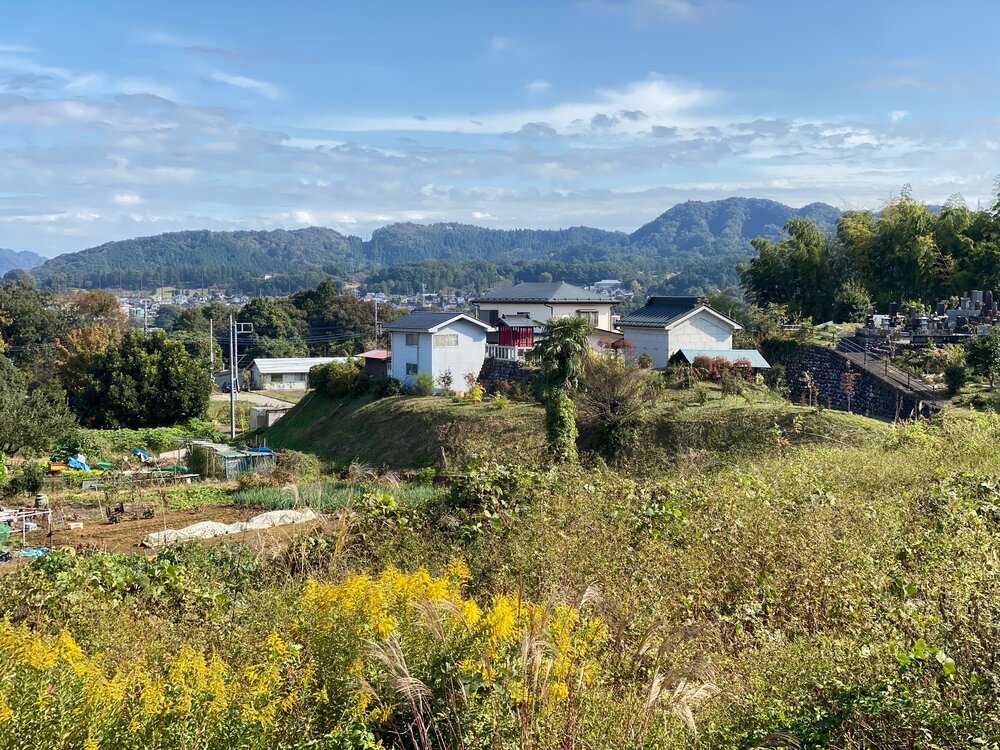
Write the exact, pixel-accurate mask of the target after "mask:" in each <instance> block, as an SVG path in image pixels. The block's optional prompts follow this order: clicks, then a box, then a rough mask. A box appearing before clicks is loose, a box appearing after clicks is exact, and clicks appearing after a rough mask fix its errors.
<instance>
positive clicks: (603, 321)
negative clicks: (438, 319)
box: [479, 302, 613, 331]
mask: <svg viewBox="0 0 1000 750" xmlns="http://www.w3.org/2000/svg"><path fill="white" fill-rule="evenodd" d="M612 307H613V306H612V304H611V303H610V302H566V303H560V302H556V303H553V304H552V305H540V304H537V303H527V302H484V303H482V304H481V305H479V319H480V320H482V321H483V322H488V321H489V311H490V310H496V311H497V312H498V313H499V315H500V316H501V317H502V316H504V315H517V314H519V313H527V314H528V316H529V317H530V318H531V319H532V320H537V321H538V322H539V323H544V322H545V321H546V320H548V319H549V318H565V317H568V316H570V315H576V314H577V312H578V311H581V310H587V311H591V310H592V311H595V312H596V313H597V327H598V328H603V329H604V330H606V331H609V330H611V310H612Z"/></svg>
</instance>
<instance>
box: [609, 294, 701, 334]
mask: <svg viewBox="0 0 1000 750" xmlns="http://www.w3.org/2000/svg"><path fill="white" fill-rule="evenodd" d="M703 304H705V302H704V300H703V299H702V298H701V297H650V298H649V299H648V300H646V306H645V307H640V308H639V309H638V310H635V311H633V312H630V313H629V314H628V315H626V316H625V317H624V318H622V319H621V320H619V321H618V325H619V327H621V326H631V327H634V328H665V327H666V326H667V325H669V324H670V322H671V321H673V320H675V319H677V318H679V317H681V316H683V315H687V314H688V313H689V312H691V311H692V310H694V309H696V308H697V307H698V306H699V305H703Z"/></svg>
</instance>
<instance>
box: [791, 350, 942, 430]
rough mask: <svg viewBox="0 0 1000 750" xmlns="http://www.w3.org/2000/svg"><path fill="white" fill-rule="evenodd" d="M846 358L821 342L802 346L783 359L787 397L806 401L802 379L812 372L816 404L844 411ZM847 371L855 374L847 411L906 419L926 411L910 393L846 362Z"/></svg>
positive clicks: (806, 391) (869, 415)
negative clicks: (817, 344) (816, 398)
mask: <svg viewBox="0 0 1000 750" xmlns="http://www.w3.org/2000/svg"><path fill="white" fill-rule="evenodd" d="M848 364H849V360H848V359H847V358H846V357H844V356H842V355H841V354H840V353H839V352H836V351H834V350H832V349H828V348H826V347H822V346H802V347H799V348H798V350H797V351H796V352H795V353H794V354H791V355H790V356H788V357H786V358H785V359H784V360H783V365H784V367H785V382H786V385H787V386H788V389H789V392H790V393H789V398H790V399H791V400H792V402H793V403H796V404H798V403H806V402H807V401H808V398H809V396H808V390H807V389H806V387H805V384H804V383H803V382H802V376H803V374H805V373H806V372H809V373H812V376H813V378H814V379H815V381H816V387H817V390H818V392H819V403H820V405H822V406H824V407H828V408H832V409H838V410H840V411H847V401H848V399H847V392H846V380H845V378H844V374H845V373H846V372H848ZM850 365H851V366H850V371H851V372H852V373H854V374H856V377H855V379H854V395H853V396H852V397H851V400H850V401H851V411H853V412H854V413H855V414H862V415H864V416H868V417H875V418H878V419H897V418H899V419H909V418H912V417H914V416H916V415H918V414H924V413H926V411H927V409H926V407H925V406H923V405H921V404H920V403H918V402H917V401H916V400H915V398H914V397H913V395H912V394H910V393H907V392H906V391H903V390H900V389H897V388H895V387H894V386H892V385H891V384H889V383H886V382H885V381H883V380H881V379H879V378H877V377H875V376H874V375H872V374H871V373H869V372H866V371H864V370H862V369H861V368H859V367H856V366H854V364H853V363H850Z"/></svg>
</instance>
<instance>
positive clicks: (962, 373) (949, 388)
mask: <svg viewBox="0 0 1000 750" xmlns="http://www.w3.org/2000/svg"><path fill="white" fill-rule="evenodd" d="M968 381H969V369H968V368H967V367H966V366H965V365H964V364H962V363H961V362H949V363H948V364H947V365H945V367H944V384H945V393H947V395H948V396H954V395H956V394H957V393H958V392H959V391H961V390H962V388H963V387H964V386H965V384H966V383H967V382H968Z"/></svg>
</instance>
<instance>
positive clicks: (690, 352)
mask: <svg viewBox="0 0 1000 750" xmlns="http://www.w3.org/2000/svg"><path fill="white" fill-rule="evenodd" d="M677 353H678V354H680V355H681V356H682V357H683V358H684V359H685V360H687V362H688V363H689V364H690V363H691V362H694V360H695V357H709V358H711V357H722V358H723V359H724V360H726V361H727V362H736V361H737V360H740V359H747V360H750V366H751V367H753V368H754V369H758V368H759V369H761V370H766V369H770V367H771V365H769V364H768V363H767V360H766V359H764V355H762V354H761V353H760V352H759V351H757V350H756V349H681V350H680V351H679V352H677Z"/></svg>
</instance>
